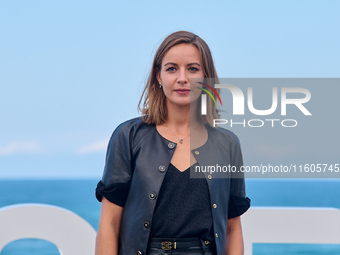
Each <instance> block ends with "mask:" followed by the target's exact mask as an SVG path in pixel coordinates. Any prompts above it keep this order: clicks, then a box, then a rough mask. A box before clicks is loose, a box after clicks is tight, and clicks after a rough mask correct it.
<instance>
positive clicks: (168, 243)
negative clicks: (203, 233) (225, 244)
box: [149, 238, 211, 251]
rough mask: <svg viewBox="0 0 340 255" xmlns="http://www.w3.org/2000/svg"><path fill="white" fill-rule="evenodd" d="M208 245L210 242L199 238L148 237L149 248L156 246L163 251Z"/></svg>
mask: <svg viewBox="0 0 340 255" xmlns="http://www.w3.org/2000/svg"><path fill="white" fill-rule="evenodd" d="M202 245H204V246H205V247H207V248H208V247H209V246H210V245H211V242H209V241H203V240H201V239H199V238H150V240H149V248H158V249H162V250H164V251H169V250H177V249H187V248H190V247H195V246H196V247H197V246H198V247H202Z"/></svg>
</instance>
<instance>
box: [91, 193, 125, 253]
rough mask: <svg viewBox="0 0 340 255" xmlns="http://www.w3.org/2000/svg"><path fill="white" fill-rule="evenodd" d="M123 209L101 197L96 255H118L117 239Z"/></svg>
mask: <svg viewBox="0 0 340 255" xmlns="http://www.w3.org/2000/svg"><path fill="white" fill-rule="evenodd" d="M123 209H124V208H123V207H121V206H118V205H116V204H114V203H111V202H110V201H108V200H107V199H106V198H105V197H103V199H102V206H101V212H100V219H99V228H98V233H97V238H96V255H117V254H118V237H119V230H120V223H121V218H122V213H123Z"/></svg>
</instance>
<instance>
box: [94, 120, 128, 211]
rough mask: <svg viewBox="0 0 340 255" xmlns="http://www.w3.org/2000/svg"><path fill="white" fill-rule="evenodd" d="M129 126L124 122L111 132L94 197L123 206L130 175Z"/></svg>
mask: <svg viewBox="0 0 340 255" xmlns="http://www.w3.org/2000/svg"><path fill="white" fill-rule="evenodd" d="M130 134H131V133H130V128H129V126H128V125H127V124H126V123H125V124H124V123H123V124H121V125H120V126H118V127H117V129H116V130H115V131H114V132H113V134H112V136H111V138H110V141H109V144H108V147H107V152H106V160H105V166H104V173H103V177H102V179H101V181H99V183H98V184H97V188H96V198H97V199H98V200H99V201H101V200H102V197H103V196H104V197H105V198H106V199H107V200H109V201H110V202H112V203H115V204H117V205H119V206H122V207H124V205H125V202H126V198H127V195H128V192H129V188H130V182H131V176H132V171H133V170H132V153H131V140H132V139H131V135H130Z"/></svg>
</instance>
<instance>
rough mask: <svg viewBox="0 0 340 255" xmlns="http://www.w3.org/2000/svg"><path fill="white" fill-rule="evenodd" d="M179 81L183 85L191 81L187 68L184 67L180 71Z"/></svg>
mask: <svg viewBox="0 0 340 255" xmlns="http://www.w3.org/2000/svg"><path fill="white" fill-rule="evenodd" d="M177 83H179V84H181V85H185V84H187V83H189V77H188V75H187V72H186V70H185V69H182V70H180V71H179V72H178V77H177Z"/></svg>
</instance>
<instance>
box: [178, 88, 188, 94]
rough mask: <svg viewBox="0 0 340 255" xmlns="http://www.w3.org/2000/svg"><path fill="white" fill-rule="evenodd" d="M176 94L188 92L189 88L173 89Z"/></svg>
mask: <svg viewBox="0 0 340 255" xmlns="http://www.w3.org/2000/svg"><path fill="white" fill-rule="evenodd" d="M175 91H176V92H177V93H178V94H181V95H184V94H188V93H189V92H190V89H175Z"/></svg>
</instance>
